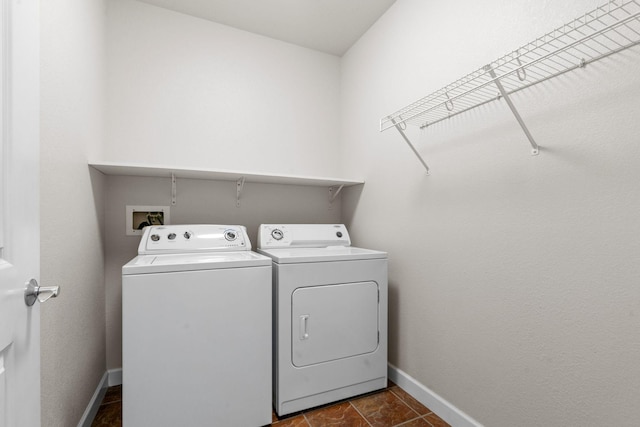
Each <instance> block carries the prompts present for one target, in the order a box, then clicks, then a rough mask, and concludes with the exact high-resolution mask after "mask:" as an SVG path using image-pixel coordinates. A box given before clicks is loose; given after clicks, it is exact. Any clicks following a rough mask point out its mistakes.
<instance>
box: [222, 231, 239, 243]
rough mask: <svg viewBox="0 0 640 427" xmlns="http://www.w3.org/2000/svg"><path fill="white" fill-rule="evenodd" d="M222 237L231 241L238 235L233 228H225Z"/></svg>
mask: <svg viewBox="0 0 640 427" xmlns="http://www.w3.org/2000/svg"><path fill="white" fill-rule="evenodd" d="M224 238H225V239H227V240H228V241H230V242H233V241H234V240H236V239H237V238H238V235H237V234H236V232H235V231H233V230H227V231H225V232H224Z"/></svg>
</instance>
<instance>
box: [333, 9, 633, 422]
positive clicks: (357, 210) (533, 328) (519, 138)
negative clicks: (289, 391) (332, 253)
mask: <svg viewBox="0 0 640 427" xmlns="http://www.w3.org/2000/svg"><path fill="white" fill-rule="evenodd" d="M599 3H601V2H599V1H591V0H570V1H566V2H539V1H533V0H532V1H529V0H522V1H518V2H512V1H507V0H489V1H486V2H476V1H472V0H465V1H457V2H448V1H434V2H425V1H421V0H398V1H397V2H396V3H395V4H394V5H393V6H392V7H391V8H390V9H389V11H388V12H387V13H386V14H385V15H384V16H383V17H382V18H381V19H380V20H379V21H378V22H377V23H376V24H375V25H374V26H373V27H372V28H371V29H370V30H369V32H368V33H367V34H366V35H365V36H364V37H363V38H361V39H360V41H359V42H358V44H357V45H356V46H355V47H354V48H352V49H351V50H350V51H349V52H348V53H347V55H346V56H345V57H344V58H343V60H342V72H343V75H342V121H343V128H342V129H343V132H342V143H343V156H342V157H343V158H344V159H347V161H346V163H345V164H344V170H345V171H349V172H350V173H353V174H355V175H360V176H362V177H363V178H364V179H365V181H366V185H365V186H364V189H363V191H362V193H361V194H355V193H354V192H352V191H350V190H349V189H347V191H346V192H345V195H344V196H343V204H344V211H345V218H344V219H345V221H347V222H348V226H349V227H350V230H351V233H352V234H353V238H354V240H355V241H356V242H358V244H361V245H364V246H372V247H377V248H381V249H386V250H388V251H389V257H390V258H389V275H390V277H389V280H390V288H391V289H390V295H391V297H390V299H391V301H390V329H389V331H390V339H389V342H390V353H389V357H390V361H391V362H392V363H393V364H394V365H396V366H397V367H399V368H400V369H401V370H403V371H405V372H406V373H408V374H409V375H411V376H412V377H414V378H416V379H417V380H419V381H420V382H421V383H422V384H424V385H425V386H427V387H428V388H430V389H431V390H433V391H435V392H436V393H437V394H439V395H440V396H442V397H444V398H445V399H447V400H448V401H449V402H450V403H452V404H453V405H454V406H456V407H457V408H459V409H460V410H462V411H464V412H466V413H467V414H469V415H470V416H471V417H472V418H474V419H476V420H477V421H479V422H481V423H482V424H484V425H487V426H495V427H500V426H504V427H508V426H539V425H545V426H569V425H571V426H575V425H582V426H587V425H589V426H599V425H620V426H623V425H624V426H631V425H635V424H637V420H638V418H640V407H639V406H638V404H637V391H638V385H639V384H640V364H639V363H638V362H637V361H638V360H640V339H639V332H638V331H639V330H640V317H639V314H640V287H639V286H638V277H640V263H638V260H639V259H640V240H639V239H638V236H640V221H639V219H638V218H639V217H638V212H639V211H640V191H639V190H640V184H639V183H640V144H638V135H639V134H640V122H639V121H638V116H639V113H640V101H639V100H640V74H639V73H638V70H639V69H640V50H638V48H637V47H636V48H634V49H631V50H628V51H626V52H624V53H622V54H619V55H617V56H614V57H611V58H609V59H605V60H603V61H601V62H599V63H596V64H592V65H589V66H587V67H586V69H580V70H577V71H575V72H572V73H570V74H567V75H565V76H562V77H559V78H556V79H554V80H551V81H549V82H547V83H545V84H542V85H539V86H537V87H534V88H531V89H529V90H525V91H522V92H520V93H518V94H517V95H516V96H515V97H514V103H515V104H516V105H517V106H519V107H520V113H521V114H522V116H523V117H524V119H525V121H526V122H527V124H528V126H529V129H530V130H531V132H532V134H533V135H534V136H535V138H536V139H537V140H538V142H539V144H540V145H541V146H542V151H541V153H540V155H539V156H537V157H532V156H531V155H530V154H529V153H530V146H529V144H528V143H527V140H526V138H525V136H524V134H523V133H522V131H521V130H520V128H519V127H518V125H517V123H516V121H515V120H514V118H513V116H512V115H511V113H510V112H509V110H508V109H507V107H506V105H505V104H504V102H494V103H491V104H489V105H486V106H484V107H481V108H478V109H476V110H474V111H471V112H469V113H467V114H462V115H459V116H456V117H455V118H453V119H451V120H449V121H446V122H443V123H441V124H439V125H436V126H433V127H430V128H428V129H426V130H425V131H419V130H417V129H411V128H410V129H409V130H408V132H409V135H410V137H411V138H412V139H413V141H414V142H415V143H416V145H417V147H418V150H419V151H420V152H421V153H422V154H423V155H424V157H425V158H426V160H427V162H428V163H429V164H430V166H431V169H432V174H431V176H426V175H425V173H424V169H423V168H422V166H421V164H420V163H419V162H418V160H417V159H416V158H415V157H414V155H413V153H412V152H411V151H410V149H409V148H408V147H407V145H406V144H405V143H404V141H403V140H402V139H401V137H400V135H399V134H398V133H397V132H396V131H395V130H394V129H391V130H388V131H386V132H383V133H379V132H378V126H377V125H378V121H379V119H380V117H383V116H386V115H388V114H390V113H392V112H393V111H395V110H397V109H399V108H401V107H403V106H405V105H406V104H409V103H410V102H413V101H415V100H416V99H418V98H420V97H422V96H425V95H427V94H429V93H430V92H433V91H435V90H437V89H439V88H440V87H442V86H444V85H446V84H448V83H450V82H453V81H454V80H456V79H458V78H460V77H462V76H464V75H465V74H467V73H470V72H471V71H474V70H476V69H478V68H479V67H481V66H482V65H483V64H486V63H488V62H490V61H492V60H494V59H496V58H498V57H499V56H502V55H503V54H505V53H507V52H510V51H512V50H514V49H515V48H517V47H518V46H519V45H522V44H525V43H527V42H529V41H531V40H533V39H535V38H536V37H538V36H540V35H542V34H544V33H546V32H548V31H549V30H551V29H552V28H554V27H557V26H560V25H562V24H563V23H565V22H567V21H569V20H571V19H573V18H575V17H577V16H580V15H581V14H582V13H584V12H585V11H587V10H590V9H593V8H595V7H596V6H597V5H598V4H599Z"/></svg>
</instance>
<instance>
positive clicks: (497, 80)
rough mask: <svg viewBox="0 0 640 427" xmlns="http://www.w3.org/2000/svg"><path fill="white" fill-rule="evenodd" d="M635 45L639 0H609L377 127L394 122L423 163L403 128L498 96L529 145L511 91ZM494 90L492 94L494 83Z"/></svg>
mask: <svg viewBox="0 0 640 427" xmlns="http://www.w3.org/2000/svg"><path fill="white" fill-rule="evenodd" d="M638 44H640V0H609V1H608V2H607V3H606V4H604V5H602V6H599V7H597V8H596V9H594V10H592V11H590V12H587V13H585V14H584V15H583V16H580V17H579V18H577V19H575V20H573V21H571V22H569V23H567V24H565V25H563V26H561V27H558V28H556V29H555V30H553V31H551V32H549V33H547V34H544V35H543V36H541V37H538V38H537V39H535V40H534V41H532V42H530V43H527V44H526V45H524V46H521V47H520V48H518V49H516V50H514V51H513V52H510V53H508V54H506V55H504V56H502V57H501V58H498V59H496V60H495V61H493V62H491V63H489V64H487V65H485V66H484V67H482V68H480V69H478V70H476V71H474V72H472V73H470V74H468V75H466V76H464V77H462V78H460V79H458V80H456V81H455V82H453V83H450V84H449V85H447V86H445V87H443V88H441V89H439V90H437V91H435V92H433V93H431V94H430V95H428V96H426V97H424V98H421V99H419V100H418V101H416V102H413V103H412V104H409V105H408V106H406V107H404V108H402V109H400V110H398V111H396V112H395V113H393V114H390V115H388V116H385V117H383V118H382V119H381V120H380V131H384V130H387V129H389V128H392V127H395V128H396V129H397V130H398V131H399V132H400V135H401V136H402V138H403V139H404V140H405V141H406V142H407V144H409V147H410V148H411V150H412V151H413V152H414V154H415V155H416V156H417V157H418V158H419V159H420V162H421V163H422V164H423V166H424V167H425V169H426V170H427V173H428V171H429V168H428V167H427V165H426V163H425V162H424V160H423V158H422V156H421V155H420V154H419V153H418V151H417V150H416V148H415V146H414V145H413V144H412V143H411V142H410V141H409V139H408V138H407V135H406V134H405V132H404V130H405V129H406V125H407V124H411V125H415V126H419V127H420V129H425V128H427V127H429V126H433V125H434V124H436V123H439V122H441V121H443V120H447V119H449V118H451V117H453V116H456V115H458V114H462V113H465V112H467V111H469V110H471V109H474V108H477V107H480V106H482V105H485V104H488V103H490V102H493V101H497V100H501V99H503V98H504V100H505V101H506V103H507V105H508V106H509V109H510V110H511V112H512V113H513V115H514V116H515V118H516V120H517V121H518V123H519V125H520V126H521V127H522V130H523V131H524V133H525V135H526V137H527V139H528V140H529V143H530V144H531V147H532V154H533V155H536V154H538V153H539V147H538V144H537V143H536V141H535V140H534V138H533V137H532V135H531V133H530V132H529V130H528V128H527V126H526V125H525V123H524V121H523V119H522V117H521V116H520V114H519V113H518V110H517V109H516V108H515V106H514V104H513V102H512V100H511V95H513V94H514V93H516V92H519V91H521V90H523V89H526V88H529V87H531V86H534V85H536V84H538V83H542V82H544V81H547V80H549V79H552V78H554V77H557V76H560V75H562V74H565V73H567V72H569V71H572V70H575V69H577V68H585V67H586V65H587V64H590V63H592V62H595V61H598V60H600V59H603V58H606V57H608V56H610V55H613V54H615V53H618V52H621V51H623V50H625V49H628V48H630V47H633V46H637V45H638ZM496 87H497V88H498V91H499V93H498V94H497V95H496V91H495V88H496Z"/></svg>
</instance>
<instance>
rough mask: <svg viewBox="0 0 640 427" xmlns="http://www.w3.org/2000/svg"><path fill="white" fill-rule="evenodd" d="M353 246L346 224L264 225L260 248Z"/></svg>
mask: <svg viewBox="0 0 640 427" xmlns="http://www.w3.org/2000/svg"><path fill="white" fill-rule="evenodd" d="M329 246H351V239H350V238H349V233H348V232H347V227H345V226H344V224H262V225H260V228H258V248H260V249H275V248H325V247H329Z"/></svg>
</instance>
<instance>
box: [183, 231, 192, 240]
mask: <svg viewBox="0 0 640 427" xmlns="http://www.w3.org/2000/svg"><path fill="white" fill-rule="evenodd" d="M183 236H184V238H185V239H187V240H189V239H190V238H191V232H190V231H185V232H184V234H183Z"/></svg>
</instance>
